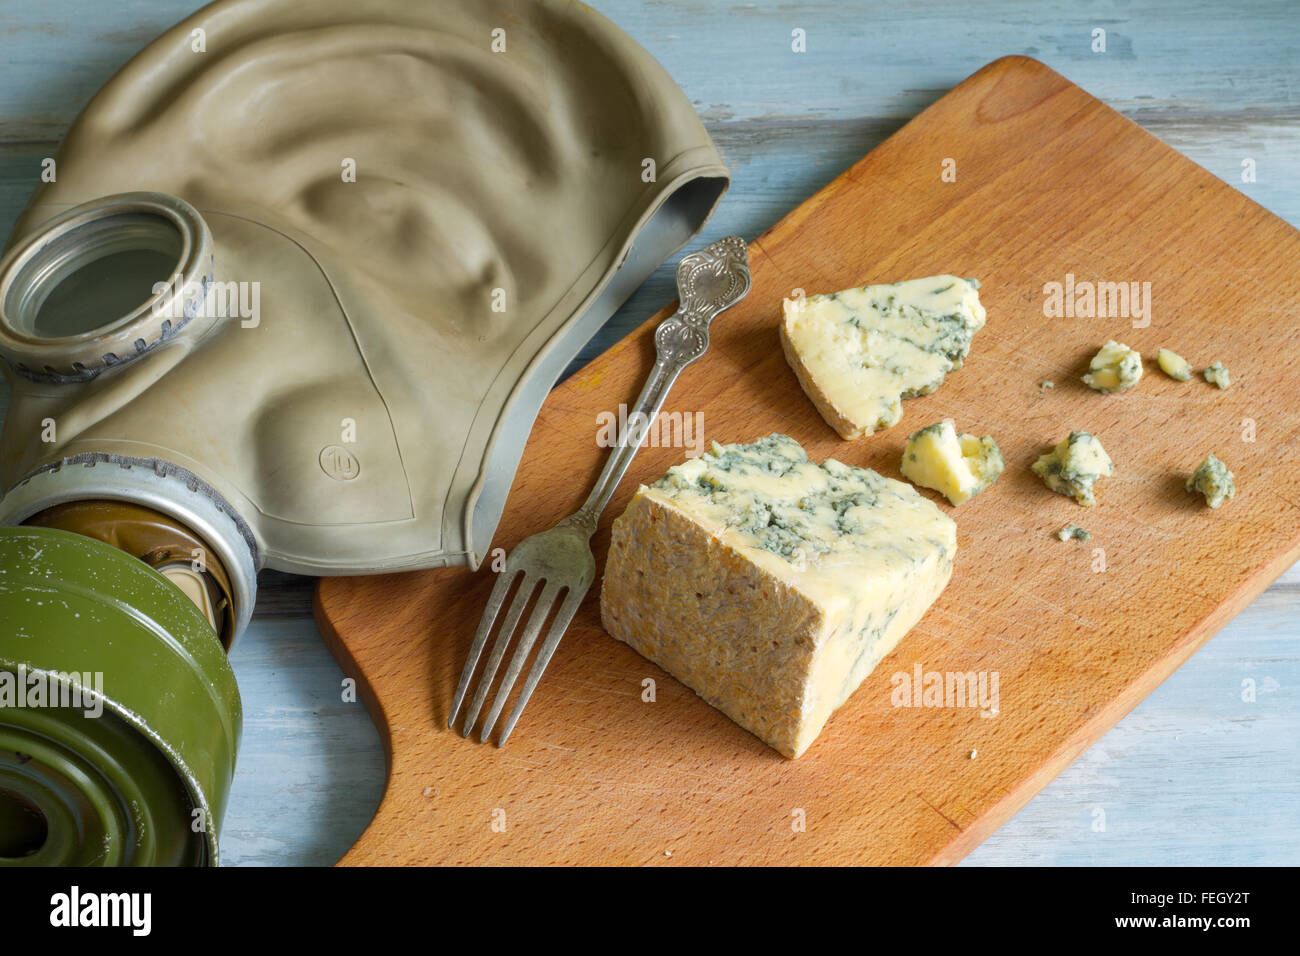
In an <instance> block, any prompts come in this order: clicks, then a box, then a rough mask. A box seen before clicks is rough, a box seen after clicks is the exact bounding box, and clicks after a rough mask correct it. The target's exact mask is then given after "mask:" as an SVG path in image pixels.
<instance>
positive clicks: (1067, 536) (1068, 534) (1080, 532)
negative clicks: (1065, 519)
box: [1056, 524, 1092, 541]
mask: <svg viewBox="0 0 1300 956" xmlns="http://www.w3.org/2000/svg"><path fill="white" fill-rule="evenodd" d="M1056 536H1057V537H1058V538H1060V539H1061V540H1062V541H1069V540H1071V539H1073V540H1075V541H1087V540H1088V539H1089V538H1091V537H1092V535H1090V534H1089V533H1088V532H1087V531H1085V530H1084V529H1083V528H1080V527H1079V526H1078V525H1076V524H1067V525H1066V526H1065V527H1064V528H1062V529H1061V530H1060V531H1058V532H1056Z"/></svg>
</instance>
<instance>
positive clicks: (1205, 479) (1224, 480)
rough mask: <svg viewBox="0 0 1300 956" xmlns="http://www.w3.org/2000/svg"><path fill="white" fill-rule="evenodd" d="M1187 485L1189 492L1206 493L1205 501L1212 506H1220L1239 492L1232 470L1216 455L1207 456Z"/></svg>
mask: <svg viewBox="0 0 1300 956" xmlns="http://www.w3.org/2000/svg"><path fill="white" fill-rule="evenodd" d="M1185 487H1186V489H1187V490H1188V491H1189V492H1195V491H1199V492H1200V493H1201V494H1203V495H1205V503H1206V504H1207V505H1209V506H1210V507H1211V508H1218V507H1219V506H1221V505H1222V504H1223V503H1224V502H1225V501H1228V500H1229V499H1230V498H1232V497H1234V496H1235V495H1236V494H1237V486H1236V484H1235V483H1234V482H1233V479H1232V472H1230V471H1228V466H1227V465H1225V464H1224V463H1223V462H1221V461H1219V459H1217V458H1215V457H1214V455H1206V456H1205V461H1203V462H1201V464H1200V466H1199V467H1197V469H1196V471H1194V472H1192V476H1191V477H1190V478H1188V479H1187V484H1186V485H1185Z"/></svg>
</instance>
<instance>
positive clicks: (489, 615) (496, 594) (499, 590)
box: [447, 573, 519, 727]
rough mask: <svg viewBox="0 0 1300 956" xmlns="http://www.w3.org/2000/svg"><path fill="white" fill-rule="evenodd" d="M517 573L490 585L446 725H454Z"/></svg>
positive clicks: (505, 575)
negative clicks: (489, 593) (490, 591)
mask: <svg viewBox="0 0 1300 956" xmlns="http://www.w3.org/2000/svg"><path fill="white" fill-rule="evenodd" d="M518 576H519V575H518V573H515V574H504V573H503V574H502V575H501V576H500V577H498V578H497V582H496V584H494V585H493V586H492V594H491V595H490V596H489V597H488V603H487V607H485V608H484V609H483V616H482V617H481V618H479V622H478V630H477V631H475V632H474V642H473V643H472V644H471V645H470V648H469V660H467V661H465V668H464V670H462V671H461V672H460V683H459V684H457V685H456V696H455V697H454V698H453V699H452V702H451V716H450V717H448V718H447V726H448V727H455V726H456V715H457V714H459V713H460V707H461V704H463V703H464V702H465V692H466V691H467V690H469V682H470V679H471V678H472V677H473V676H474V668H476V667H478V660H479V658H480V657H482V656H483V645H485V644H486V643H487V637H488V634H490V633H491V632H492V625H493V623H494V622H495V621H496V619H497V615H498V614H500V613H501V605H502V604H504V603H505V600H506V594H507V593H509V591H510V585H511V584H512V583H513V582H514V580H515V578H517V577H518Z"/></svg>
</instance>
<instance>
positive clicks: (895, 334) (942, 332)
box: [781, 275, 986, 439]
mask: <svg viewBox="0 0 1300 956" xmlns="http://www.w3.org/2000/svg"><path fill="white" fill-rule="evenodd" d="M783 308H784V316H783V318H782V321H781V348H782V349H783V350H784V352H785V357H786V361H788V362H789V363H790V367H791V368H792V369H794V372H795V375H796V376H797V377H798V379H799V384H800V385H801V386H803V390H804V392H805V393H806V394H807V395H808V397H809V398H810V399H811V400H812V403H813V405H815V406H816V407H817V410H818V411H819V412H821V415H822V417H823V418H824V419H826V422H827V424H829V425H830V426H831V427H832V428H834V429H835V430H836V431H837V432H839V434H840V437H841V438H844V439H855V438H861V437H862V436H863V435H870V434H871V433H872V432H875V431H878V430H880V429H882V428H888V427H889V426H890V425H894V424H897V422H898V421H899V419H901V418H902V417H903V403H902V400H903V399H905V398H915V397H916V396H918V395H928V394H929V393H930V392H933V391H934V390H935V389H936V388H938V387H939V386H940V385H942V384H943V379H944V376H945V375H947V374H948V373H949V372H951V371H953V370H954V369H959V368H961V366H962V363H963V362H964V361H965V360H966V356H967V354H968V353H969V352H970V347H971V340H972V339H973V338H974V336H975V333H976V332H978V331H979V330H980V329H982V328H983V327H984V323H985V319H986V316H985V312H984V306H983V305H981V304H980V297H979V283H978V282H977V281H975V280H974V279H962V278H959V277H957V276H951V275H941V276H931V277H930V278H926V279H908V280H907V281H906V282H895V283H892V284H890V285H869V286H863V287H861V288H857V289H845V290H844V291H843V292H834V293H831V294H829V295H812V296H808V297H807V298H794V299H786V300H785V303H784V307H783Z"/></svg>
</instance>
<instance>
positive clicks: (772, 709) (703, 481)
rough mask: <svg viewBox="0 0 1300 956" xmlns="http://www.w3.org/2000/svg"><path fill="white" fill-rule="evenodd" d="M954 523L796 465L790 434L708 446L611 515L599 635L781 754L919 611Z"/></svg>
mask: <svg viewBox="0 0 1300 956" xmlns="http://www.w3.org/2000/svg"><path fill="white" fill-rule="evenodd" d="M956 551H957V527H956V525H955V524H954V523H953V521H952V519H951V518H948V517H947V516H946V515H944V514H943V512H941V511H940V510H939V508H938V507H937V506H936V505H935V504H934V503H932V502H930V501H928V500H927V499H926V498H924V497H923V496H922V495H921V494H919V493H918V492H917V490H916V489H915V488H913V487H911V486H910V485H908V484H906V483H904V482H901V481H895V480H893V479H891V478H885V477H883V476H881V475H879V474H877V473H876V472H874V471H870V470H868V469H865V468H855V467H852V466H849V465H845V464H841V463H840V462H838V461H836V460H834V459H827V460H826V461H825V462H824V463H822V464H820V465H819V464H815V463H813V462H810V461H809V460H808V457H807V455H806V454H805V453H804V450H803V449H802V448H801V447H800V446H799V444H798V443H797V442H796V441H794V440H793V439H791V438H787V437H786V436H784V435H771V436H769V437H767V438H764V439H761V440H760V441H757V442H754V443H753V444H751V445H714V446H713V450H712V452H710V453H706V454H704V455H702V456H700V457H699V458H694V459H691V460H689V461H687V462H685V463H683V464H681V465H677V466H675V467H673V468H671V469H669V471H668V473H667V474H666V475H665V476H664V477H663V478H661V479H660V480H659V481H657V482H655V483H654V484H653V485H650V486H648V487H646V486H642V487H641V488H640V489H638V491H637V493H636V496H635V497H634V498H633V499H632V502H631V503H630V504H629V505H628V507H627V510H626V511H625V512H624V513H623V514H622V516H620V517H619V518H618V519H617V520H616V521H615V522H614V528H613V533H612V536H611V540H610V549H609V560H608V562H607V564H606V567H605V576H604V580H603V583H602V585H601V595H600V612H601V618H602V620H603V621H604V625H605V629H606V630H607V631H608V632H609V633H610V634H611V635H613V636H614V637H616V638H618V639H619V640H620V641H623V642H625V643H627V644H628V645H630V646H631V647H632V648H633V649H634V650H636V651H637V652H638V653H639V654H641V655H642V656H644V657H646V658H648V659H649V660H651V661H653V662H654V663H655V664H658V665H659V666H660V667H662V668H663V669H664V670H666V671H667V672H668V673H670V674H672V675H673V676H674V677H676V678H677V679H678V680H680V681H681V682H682V683H683V684H685V685H686V686H688V687H690V688H691V689H692V690H694V691H695V692H696V693H697V694H699V696H700V697H702V698H703V699H704V700H705V701H707V702H708V703H709V704H711V705H713V706H714V707H716V708H718V709H719V710H720V711H722V712H723V713H724V714H726V715H727V716H728V717H730V718H731V719H732V720H734V721H735V722H736V723H737V724H739V725H740V726H741V727H743V728H745V729H746V730H748V731H750V732H751V733H753V734H754V735H755V736H757V737H758V738H760V739H761V740H763V741H764V742H765V743H767V744H768V745H769V746H771V747H773V748H774V749H776V750H777V751H779V752H780V753H782V754H784V755H786V756H787V757H798V756H799V755H800V754H802V753H803V752H804V751H805V750H807V749H808V745H809V744H811V743H812V742H813V740H814V739H815V738H816V737H817V735H818V733H820V731H821V729H822V727H823V726H824V725H825V724H826V721H827V720H828V719H829V718H830V716H831V714H832V713H833V712H834V711H835V709H836V708H838V707H839V706H840V705H841V704H843V703H844V701H845V700H846V699H847V698H848V697H849V695H850V694H852V693H853V691H854V690H855V689H857V687H858V685H859V684H861V683H862V681H863V679H864V678H865V677H866V676H867V675H868V674H869V673H871V670H872V669H873V668H874V667H875V666H876V664H878V663H879V662H880V660H881V658H883V657H884V656H885V655H886V654H888V653H889V652H890V651H891V650H892V649H893V648H894V646H895V645H896V644H897V643H898V642H899V640H900V639H901V638H902V637H903V635H904V634H906V633H907V632H908V630H909V629H911V627H912V626H913V625H914V624H916V622H917V621H918V620H920V618H921V616H922V615H923V614H924V613H925V611H926V609H927V608H929V607H930V605H931V604H932V603H933V602H934V600H935V599H936V598H937V597H938V596H939V593H940V592H941V591H942V590H943V589H944V586H945V585H946V584H947V583H948V579H949V577H951V575H952V565H953V557H954V555H955V554H956Z"/></svg>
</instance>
